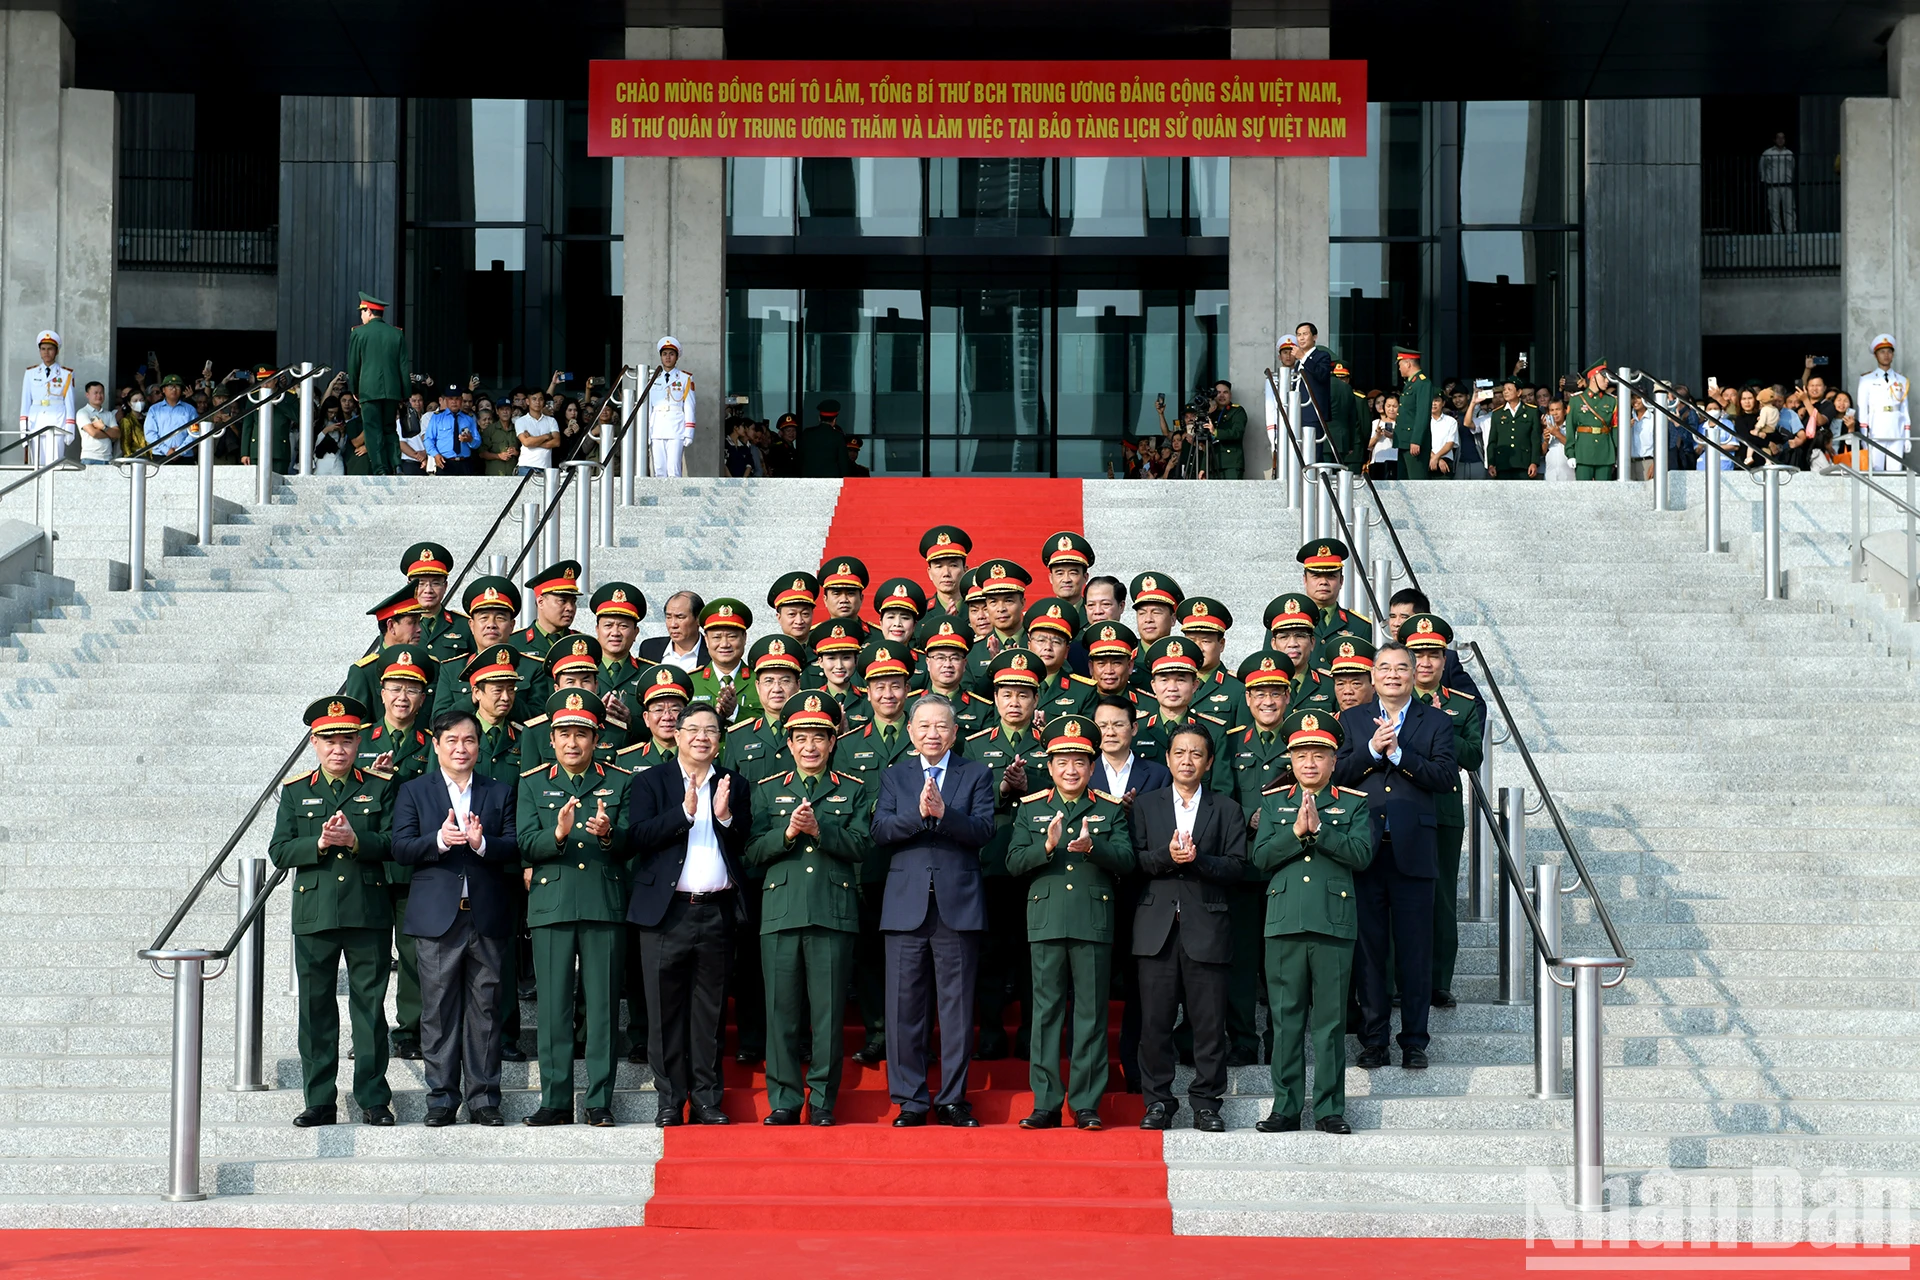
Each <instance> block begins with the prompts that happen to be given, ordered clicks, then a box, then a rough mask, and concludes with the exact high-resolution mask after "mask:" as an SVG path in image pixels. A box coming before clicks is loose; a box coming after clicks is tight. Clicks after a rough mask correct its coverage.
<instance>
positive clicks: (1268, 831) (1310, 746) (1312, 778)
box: [1251, 710, 1373, 1133]
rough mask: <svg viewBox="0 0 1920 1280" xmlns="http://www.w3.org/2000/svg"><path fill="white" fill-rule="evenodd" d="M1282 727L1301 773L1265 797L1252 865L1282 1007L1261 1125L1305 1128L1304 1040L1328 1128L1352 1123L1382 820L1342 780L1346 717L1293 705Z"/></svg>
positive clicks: (1271, 979)
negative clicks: (1357, 962) (1350, 1064)
mask: <svg viewBox="0 0 1920 1280" xmlns="http://www.w3.org/2000/svg"><path fill="white" fill-rule="evenodd" d="M1281 731H1282V733H1284V734H1285V736H1286V739H1287V750H1288V754H1289V756H1291V758H1292V764H1293V777H1292V778H1291V779H1290V780H1288V779H1282V780H1279V781H1276V782H1274V783H1273V784H1272V785H1270V786H1269V787H1268V788H1267V789H1266V793H1265V794H1264V795H1263V796H1262V797H1261V799H1260V810H1259V813H1260V822H1259V829H1258V831H1257V832H1256V833H1255V835H1254V839H1253V850H1252V854H1251V856H1252V859H1253V865H1254V866H1255V867H1256V868H1258V869H1259V870H1260V871H1261V872H1263V873H1265V874H1266V875H1268V876H1271V877H1272V880H1271V882H1270V883H1269V884H1268V886H1267V920H1266V935H1267V947H1266V951H1267V1006H1268V1008H1269V1009H1270V1010H1272V1013H1273V1023H1274V1028H1273V1111H1272V1113H1271V1114H1270V1115H1268V1116H1267V1117H1266V1118H1265V1119H1264V1120H1258V1121H1255V1122H1254V1128H1256V1129H1258V1130H1259V1131H1260V1132H1262V1133H1289V1132H1292V1131H1295V1130H1297V1129H1299V1128H1300V1113H1301V1109H1302V1108H1303V1107H1304V1106H1305V1105H1306V1096H1305V1095H1306V1069H1307V1068H1306V1057H1305V1052H1304V1050H1305V1041H1306V1040H1307V1039H1308V1038H1309V1037H1311V1038H1312V1041H1313V1117H1314V1127H1315V1128H1317V1129H1318V1130H1320V1132H1322V1133H1352V1132H1353V1129H1352V1127H1351V1126H1349V1125H1348V1124H1347V1119H1346V1110H1347V1090H1346V1075H1347V983H1348V980H1349V978H1350V977H1351V975H1352V972H1353V944H1354V939H1355V938H1356V937H1358V936H1359V927H1358V925H1357V924H1356V923H1355V921H1356V914H1355V913H1356V909H1357V902H1356V899H1355V894H1354V887H1353V875H1354V872H1356V871H1364V870H1365V869H1366V867H1367V864H1368V863H1370V862H1372V861H1373V818H1372V816H1371V815H1370V814H1369V813H1368V811H1367V797H1366V795H1365V794H1364V793H1363V792H1358V791H1346V790H1342V789H1341V788H1339V787H1336V786H1334V785H1333V757H1334V753H1335V752H1337V751H1338V750H1339V748H1340V741H1341V737H1342V732H1341V729H1340V722H1339V720H1338V719H1337V718H1335V717H1333V716H1330V715H1327V714H1325V713H1323V712H1321V711H1318V710H1307V711H1294V712H1291V713H1290V714H1289V715H1288V716H1287V719H1286V723H1285V725H1284V726H1283V728H1282V730H1281Z"/></svg>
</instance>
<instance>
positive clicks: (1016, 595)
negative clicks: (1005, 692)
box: [966, 560, 1033, 697]
mask: <svg viewBox="0 0 1920 1280" xmlns="http://www.w3.org/2000/svg"><path fill="white" fill-rule="evenodd" d="M979 577H980V594H981V599H982V600H983V601H984V603H985V604H986V608H987V625H988V628H989V629H988V630H987V631H985V632H975V635H976V636H978V637H979V638H978V639H976V640H975V641H974V642H973V649H972V651H971V652H969V653H968V654H967V681H966V684H967V688H968V689H970V690H972V691H973V692H974V693H977V694H979V695H980V696H981V697H992V696H993V671H994V669H995V668H994V660H995V658H996V657H997V656H998V655H999V654H1001V653H1003V652H1005V651H1006V650H1008V649H1020V648H1025V646H1026V640H1027V637H1026V630H1025V628H1024V627H1023V626H1022V625H1021V623H1022V618H1023V617H1024V615H1025V613H1026V608H1027V588H1028V587H1029V586H1031V585H1032V584H1033V575H1032V574H1030V573H1028V572H1027V571H1026V570H1025V569H1024V568H1022V567H1021V566H1020V565H1018V564H1016V563H1014V562H1013V561H1011V560H989V561H987V562H986V563H985V564H983V565H981V566H980V569H979Z"/></svg>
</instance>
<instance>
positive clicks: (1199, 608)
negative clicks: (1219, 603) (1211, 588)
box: [1187, 600, 1207, 618]
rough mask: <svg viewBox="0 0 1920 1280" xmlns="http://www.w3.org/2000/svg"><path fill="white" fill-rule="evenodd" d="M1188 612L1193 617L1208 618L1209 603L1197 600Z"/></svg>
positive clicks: (1189, 607) (1188, 608)
mask: <svg viewBox="0 0 1920 1280" xmlns="http://www.w3.org/2000/svg"><path fill="white" fill-rule="evenodd" d="M1187 611H1188V613H1189V614H1190V615H1191V616H1192V617H1195V618H1204V617H1206V616H1207V602H1206V601H1205V600H1195V601H1194V602H1193V603H1192V604H1191V605H1189V606H1188V607H1187Z"/></svg>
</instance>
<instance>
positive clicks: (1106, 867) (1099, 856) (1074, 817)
mask: <svg viewBox="0 0 1920 1280" xmlns="http://www.w3.org/2000/svg"><path fill="white" fill-rule="evenodd" d="M1056 813H1057V814H1060V815H1062V817H1061V823H1060V843H1059V844H1057V845H1055V846H1054V850H1053V852H1052V853H1051V854H1049V853H1048V852H1047V826H1048V824H1050V823H1051V822H1052V821H1053V815H1054V814H1056ZM1082 819H1085V820H1086V822H1087V824H1088V828H1089V832H1088V833H1089V834H1090V835H1091V836H1092V837H1093V848H1092V849H1090V850H1089V851H1087V852H1086V853H1084V854H1079V853H1074V852H1073V851H1072V850H1070V849H1068V848H1067V845H1068V844H1070V843H1072V842H1073V841H1074V840H1076V839H1078V838H1079V836H1080V823H1081V820H1082ZM1134 866H1135V864H1134V859H1133V833H1132V832H1131V831H1130V830H1128V828H1127V811H1126V809H1124V808H1123V807H1122V806H1121V804H1120V802H1119V801H1118V800H1116V799H1114V798H1113V797H1112V796H1110V795H1108V794H1107V793H1106V792H1104V791H1092V790H1089V791H1088V792H1086V793H1085V794H1084V795H1082V796H1081V797H1080V798H1079V799H1078V800H1071V801H1070V800H1068V799H1067V798H1066V797H1065V796H1062V795H1061V794H1060V793H1059V792H1058V790H1056V789H1055V788H1053V787H1048V788H1047V789H1046V790H1044V791H1035V792H1033V793H1032V794H1030V795H1025V796H1022V797H1020V803H1019V807H1018V808H1017V809H1016V810H1015V812H1014V817H1013V833H1012V839H1011V841H1010V842H1009V843H1008V846H1007V871H1008V872H1009V873H1010V874H1012V875H1016V876H1027V877H1028V881H1027V941H1029V942H1066V941H1073V942H1112V941H1113V913H1114V901H1115V899H1117V898H1118V897H1119V896H1120V890H1119V882H1120V877H1121V876H1123V875H1125V874H1127V873H1128V872H1130V871H1132V870H1133V869H1134Z"/></svg>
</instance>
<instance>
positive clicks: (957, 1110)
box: [933, 1102, 980, 1129]
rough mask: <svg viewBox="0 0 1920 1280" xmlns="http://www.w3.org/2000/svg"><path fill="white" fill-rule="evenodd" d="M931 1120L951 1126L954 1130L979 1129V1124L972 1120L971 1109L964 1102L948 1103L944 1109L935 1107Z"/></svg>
mask: <svg viewBox="0 0 1920 1280" xmlns="http://www.w3.org/2000/svg"><path fill="white" fill-rule="evenodd" d="M933 1118H934V1119H935V1120H938V1121H939V1122H940V1123H941V1124H945V1125H951V1126H953V1127H954V1128H956V1129H978V1128H979V1127H980V1122H979V1121H978V1120H976V1119H974V1116H973V1108H972V1107H970V1106H968V1105H967V1104H966V1103H964V1102H949V1103H948V1104H947V1105H946V1106H944V1107H935V1108H934V1109H933Z"/></svg>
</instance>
